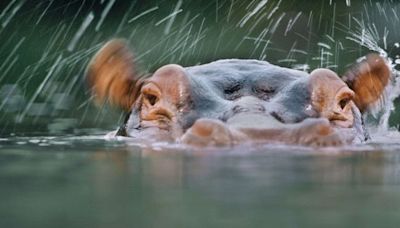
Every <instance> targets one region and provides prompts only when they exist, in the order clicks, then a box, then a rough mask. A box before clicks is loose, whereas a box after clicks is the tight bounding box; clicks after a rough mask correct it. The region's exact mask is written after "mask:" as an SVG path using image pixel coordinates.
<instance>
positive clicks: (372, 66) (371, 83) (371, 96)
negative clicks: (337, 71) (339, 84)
mask: <svg viewBox="0 0 400 228" xmlns="http://www.w3.org/2000/svg"><path fill="white" fill-rule="evenodd" d="M390 77H391V71H390V68H389V66H388V65H387V63H386V61H385V59H384V58H382V57H380V56H379V55H378V54H369V55H367V56H366V58H365V59H363V60H362V61H361V62H360V63H357V64H356V65H355V66H353V67H352V68H351V69H350V70H348V71H347V72H346V73H345V75H344V76H343V80H344V81H345V82H346V84H347V85H348V86H349V87H350V89H352V90H353V91H354V92H355V96H354V102H355V104H356V105H357V107H358V108H359V109H360V111H361V112H364V111H366V110H367V109H368V108H369V107H371V106H372V105H373V104H374V103H375V102H376V101H378V100H379V99H380V98H381V97H382V95H383V93H384V90H385V87H386V86H387V85H388V83H389V80H390Z"/></svg>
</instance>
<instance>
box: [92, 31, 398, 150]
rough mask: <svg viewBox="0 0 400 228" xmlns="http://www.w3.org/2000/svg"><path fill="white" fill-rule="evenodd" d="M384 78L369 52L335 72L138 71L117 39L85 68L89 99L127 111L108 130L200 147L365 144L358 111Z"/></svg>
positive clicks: (269, 68) (381, 63) (218, 66)
mask: <svg viewBox="0 0 400 228" xmlns="http://www.w3.org/2000/svg"><path fill="white" fill-rule="evenodd" d="M390 78H391V70H390V67H389V65H388V64H387V61H386V60H385V59H384V58H382V57H380V56H379V55H378V54H376V53H371V54H368V55H367V56H365V57H364V58H362V59H361V60H360V61H358V62H357V63H355V64H354V65H353V66H352V67H350V69H348V70H347V72H346V73H344V75H342V77H339V76H338V75H337V74H336V73H335V72H333V71H332V70H330V69H324V68H320V69H315V70H313V71H312V72H311V73H307V72H304V71H299V70H294V69H290V68H285V67H280V66H276V65H273V64H271V63H268V62H266V61H259V60H252V59H225V60H218V61H215V62H211V63H208V64H203V65H196V66H189V67H183V66H181V65H177V64H168V65H164V66H161V67H160V68H158V69H157V70H156V71H155V72H154V73H152V74H150V75H145V74H140V73H138V72H137V66H136V63H135V57H134V54H133V52H132V51H131V50H130V48H129V46H128V44H127V42H126V41H124V40H122V39H114V40H111V41H109V42H107V43H106V44H105V45H104V46H103V47H102V48H101V49H100V50H99V51H98V52H97V54H95V56H94V57H93V58H92V60H91V61H90V63H89V64H88V67H87V70H86V79H87V82H88V84H89V85H90V87H91V91H92V93H93V96H94V97H95V100H97V101H99V102H104V101H108V102H109V103H110V104H112V105H114V106H117V107H120V108H122V109H123V110H124V111H126V112H127V116H126V119H125V121H124V123H123V124H122V126H120V127H119V129H118V130H117V131H114V132H113V133H112V135H113V136H124V137H133V138H138V139H149V140H155V141H165V142H175V143H182V144H189V145H193V146H201V147H202V146H229V145H236V144H241V143H284V144H295V145H307V146H336V145H346V144H352V143H360V142H364V141H365V140H367V139H368V133H367V131H366V129H365V127H364V123H363V115H364V114H365V113H366V112H368V110H369V109H370V107H371V106H373V105H374V104H376V103H377V101H379V99H381V97H382V96H383V93H384V90H385V87H386V86H387V85H388V83H389V81H390Z"/></svg>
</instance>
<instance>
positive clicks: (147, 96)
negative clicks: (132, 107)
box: [143, 93, 158, 106]
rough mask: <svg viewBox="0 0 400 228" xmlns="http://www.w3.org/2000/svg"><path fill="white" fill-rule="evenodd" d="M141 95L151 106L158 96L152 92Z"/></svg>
mask: <svg viewBox="0 0 400 228" xmlns="http://www.w3.org/2000/svg"><path fill="white" fill-rule="evenodd" d="M143 96H144V99H146V100H147V101H148V102H149V104H150V105H151V106H153V105H155V104H156V102H157V101H158V97H157V96H155V95H153V94H149V93H145V94H143Z"/></svg>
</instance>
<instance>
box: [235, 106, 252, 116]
mask: <svg viewBox="0 0 400 228" xmlns="http://www.w3.org/2000/svg"><path fill="white" fill-rule="evenodd" d="M232 111H233V113H235V114H237V113H240V112H248V111H250V109H248V108H245V107H242V106H240V105H236V106H235V107H233V109H232Z"/></svg>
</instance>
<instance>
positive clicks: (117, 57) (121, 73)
mask: <svg viewBox="0 0 400 228" xmlns="http://www.w3.org/2000/svg"><path fill="white" fill-rule="evenodd" d="M86 80H87V82H88V83H89V85H90V87H91V89H92V93H93V94H94V96H95V98H96V101H97V102H104V101H108V102H110V103H111V104H113V105H116V106H119V107H120V108H122V109H124V110H130V109H131V107H132V104H133V103H134V102H135V100H136V98H137V97H138V94H139V91H140V87H141V84H142V83H141V81H140V80H139V78H138V76H137V73H136V71H135V63H134V57H133V53H132V52H131V51H130V49H129V47H128V45H127V44H126V42H125V41H124V40H119V39H115V40H111V41H109V42H107V43H106V44H105V45H104V46H103V47H102V48H101V49H100V50H99V51H98V52H97V54H96V55H95V56H94V57H93V58H92V60H91V61H90V63H89V65H88V67H87V70H86Z"/></svg>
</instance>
